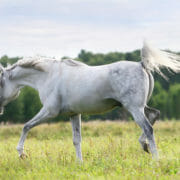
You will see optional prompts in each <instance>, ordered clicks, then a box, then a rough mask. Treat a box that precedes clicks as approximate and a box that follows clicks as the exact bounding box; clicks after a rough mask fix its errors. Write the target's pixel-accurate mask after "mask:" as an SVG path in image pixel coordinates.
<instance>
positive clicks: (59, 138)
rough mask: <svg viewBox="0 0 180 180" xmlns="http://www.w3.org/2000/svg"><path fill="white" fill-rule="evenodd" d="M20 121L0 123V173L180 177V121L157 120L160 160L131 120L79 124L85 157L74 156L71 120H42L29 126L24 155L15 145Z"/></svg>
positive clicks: (45, 176)
mask: <svg viewBox="0 0 180 180" xmlns="http://www.w3.org/2000/svg"><path fill="white" fill-rule="evenodd" d="M21 129H22V125H9V126H0V179H2V180H6V179H10V180H12V179H13V180H14V179H15V180H16V179H20V180H22V179H27V180H28V179H29V180H32V179H37V180H41V179H42V180H46V179H47V180H49V179H50V180H54V179H90V180H91V179H123V180H126V179H133V180H134V179H138V180H139V179H163V180H164V179H167V180H169V179H173V180H174V179H179V177H180V122H177V121H176V122H175V121H171V122H157V123H156V125H155V137H156V142H157V146H158V149H159V154H160V160H159V161H158V162H156V161H153V160H152V159H151V155H149V154H147V153H145V152H143V151H142V150H141V148H140V145H139V143H138V137H139V136H140V134H141V130H140V128H139V127H138V126H137V125H135V123H133V122H128V123H127V122H99V121H94V122H88V123H83V124H82V136H83V138H82V152H83V158H84V162H83V163H82V164H79V163H77V162H76V158H75V150H74V147H73V143H72V137H71V136H72V133H71V126H70V123H63V122H61V123H58V124H50V125H48V124H45V125H41V126H38V127H36V128H34V129H32V130H31V131H30V133H29V134H28V137H27V141H26V143H25V152H26V154H27V158H26V159H19V157H18V154H17V152H16V149H15V148H16V145H17V143H18V140H19V136H20V133H21Z"/></svg>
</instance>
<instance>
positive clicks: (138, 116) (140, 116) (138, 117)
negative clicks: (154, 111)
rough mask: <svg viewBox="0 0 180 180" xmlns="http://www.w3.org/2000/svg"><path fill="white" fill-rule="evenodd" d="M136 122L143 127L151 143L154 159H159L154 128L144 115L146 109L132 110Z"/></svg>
mask: <svg viewBox="0 0 180 180" xmlns="http://www.w3.org/2000/svg"><path fill="white" fill-rule="evenodd" d="M130 112H131V114H132V116H133V118H134V120H135V122H136V123H137V124H138V125H139V126H140V127H141V129H142V130H143V132H144V134H145V136H146V138H147V139H148V142H149V148H150V152H151V154H152V155H153V157H154V158H158V152H157V148H156V144H155V140H154V135H153V128H152V126H151V124H150V123H149V121H148V120H147V118H146V116H145V114H144V108H133V109H131V110H130Z"/></svg>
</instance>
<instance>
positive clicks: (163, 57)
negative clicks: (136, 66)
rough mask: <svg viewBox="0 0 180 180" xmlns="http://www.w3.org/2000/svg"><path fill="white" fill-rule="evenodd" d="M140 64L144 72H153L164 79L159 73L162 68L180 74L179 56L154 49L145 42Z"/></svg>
mask: <svg viewBox="0 0 180 180" xmlns="http://www.w3.org/2000/svg"><path fill="white" fill-rule="evenodd" d="M141 63H142V65H143V67H144V68H145V69H146V70H149V71H152V72H154V71H155V72H157V73H159V74H160V75H161V76H163V77H164V78H166V76H165V75H164V74H163V73H162V71H161V68H163V67H165V68H167V69H168V70H171V71H173V72H175V73H178V72H180V56H178V55H176V54H173V53H170V52H166V51H162V50H159V49H155V48H153V47H151V46H150V45H149V44H148V43H147V42H145V41H144V44H143V48H142V50H141Z"/></svg>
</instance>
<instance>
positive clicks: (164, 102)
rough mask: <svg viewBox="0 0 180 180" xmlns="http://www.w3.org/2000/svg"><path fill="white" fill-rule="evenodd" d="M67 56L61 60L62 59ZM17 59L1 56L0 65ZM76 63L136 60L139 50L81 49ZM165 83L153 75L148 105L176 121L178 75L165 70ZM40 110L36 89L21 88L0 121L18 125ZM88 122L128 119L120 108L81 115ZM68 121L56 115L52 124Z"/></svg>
mask: <svg viewBox="0 0 180 180" xmlns="http://www.w3.org/2000/svg"><path fill="white" fill-rule="evenodd" d="M65 58H67V57H64V58H63V59H65ZM19 59H20V57H14V58H10V57H8V56H2V57H1V58H0V63H1V64H2V65H3V66H4V67H6V66H8V64H13V63H15V62H17V61H18V60H19ZM75 59H76V60H79V61H82V62H84V63H86V64H88V65H102V64H109V63H113V62H116V61H120V60H127V61H140V60H141V58H140V50H135V51H133V52H127V53H121V52H111V53H107V54H103V53H96V54H95V53H92V52H88V51H85V50H81V51H80V53H79V54H78V56H77V58H75ZM163 73H164V74H165V75H166V76H167V77H168V78H169V80H165V79H163V78H162V77H161V76H159V75H158V74H156V73H155V74H154V79H155V87H154V91H153V95H152V97H151V99H150V101H149V103H148V105H149V106H151V107H154V108H157V109H159V110H160V111H161V119H162V120H165V119H177V120H178V119H180V75H179V74H172V73H170V72H168V71H166V70H164V72H163ZM41 107H42V105H41V102H40V99H39V96H38V93H37V91H36V90H34V89H32V88H30V87H25V88H23V89H22V90H21V93H20V96H19V97H18V98H17V99H16V100H14V101H12V102H11V103H9V104H8V105H7V106H6V108H5V111H4V114H3V115H2V116H0V122H13V123H22V122H26V121H28V120H29V119H31V118H32V117H33V116H34V115H35V114H36V113H37V112H38V111H39V110H40V108H41ZM91 119H102V120H104V119H111V120H116V119H121V120H131V119H132V117H131V116H130V114H129V113H128V112H127V111H126V110H125V109H124V108H123V107H118V108H116V109H114V110H113V111H110V112H107V113H104V114H100V115H91V116H90V115H83V120H86V121H87V120H91ZM59 120H65V121H66V120H68V117H66V116H62V115H59V116H58V117H56V118H54V119H53V121H59Z"/></svg>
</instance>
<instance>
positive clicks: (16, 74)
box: [12, 67, 47, 90]
mask: <svg viewBox="0 0 180 180" xmlns="http://www.w3.org/2000/svg"><path fill="white" fill-rule="evenodd" d="M46 76H47V73H45V72H41V71H38V70H35V69H31V68H22V67H17V68H15V69H14V70H13V71H12V81H13V83H15V84H16V85H17V86H19V87H24V86H30V87H32V88H34V89H37V90H38V89H39V88H40V87H42V84H43V83H44V82H45V80H46V79H47V78H46Z"/></svg>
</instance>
